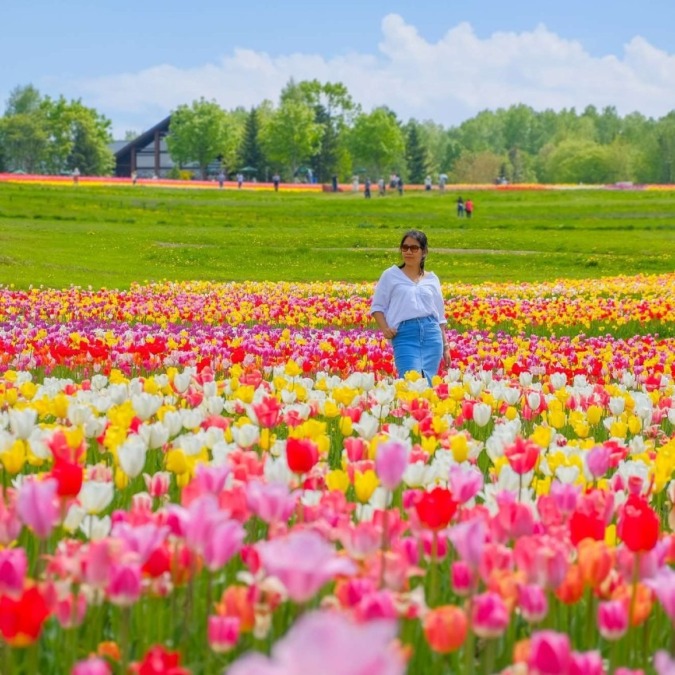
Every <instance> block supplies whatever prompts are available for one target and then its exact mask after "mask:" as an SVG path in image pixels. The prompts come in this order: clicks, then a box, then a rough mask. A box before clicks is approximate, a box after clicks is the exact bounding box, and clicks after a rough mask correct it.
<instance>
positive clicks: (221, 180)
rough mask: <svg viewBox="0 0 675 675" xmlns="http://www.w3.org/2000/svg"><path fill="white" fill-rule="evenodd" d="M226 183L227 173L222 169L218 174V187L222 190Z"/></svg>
mask: <svg viewBox="0 0 675 675" xmlns="http://www.w3.org/2000/svg"><path fill="white" fill-rule="evenodd" d="M224 184H225V174H224V173H223V172H222V171H221V172H220V173H219V174H218V187H219V188H220V189H221V190H222V189H223V185H224Z"/></svg>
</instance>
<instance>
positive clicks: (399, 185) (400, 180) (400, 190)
mask: <svg viewBox="0 0 675 675" xmlns="http://www.w3.org/2000/svg"><path fill="white" fill-rule="evenodd" d="M396 187H397V188H398V193H399V195H402V194H403V178H401V177H400V176H399V177H398V179H397V180H396Z"/></svg>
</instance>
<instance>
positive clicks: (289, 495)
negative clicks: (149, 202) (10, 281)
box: [0, 361, 675, 675]
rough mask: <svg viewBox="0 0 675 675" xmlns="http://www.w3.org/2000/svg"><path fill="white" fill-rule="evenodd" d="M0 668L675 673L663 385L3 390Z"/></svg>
mask: <svg viewBox="0 0 675 675" xmlns="http://www.w3.org/2000/svg"><path fill="white" fill-rule="evenodd" d="M0 391H1V392H2V394H1V401H2V411H1V412H0V462H1V463H2V481H3V490H2V499H0V545H1V546H2V548H1V549H0V634H1V635H2V637H3V640H4V643H3V645H4V646H3V647H2V653H1V654H0V659H2V664H3V665H2V672H8V673H11V672H19V671H20V669H24V672H40V673H45V674H49V673H62V672H70V671H71V670H72V672H73V673H75V674H76V675H83V674H90V673H110V672H127V671H128V670H129V669H130V670H131V671H132V672H139V673H174V674H176V673H190V672H195V673H196V672H206V673H211V672H213V673H215V672H221V671H222V669H223V668H225V667H228V668H229V670H228V672H231V673H234V674H235V675H242V674H247V673H256V674H260V673H262V674H264V673H296V672H323V673H329V674H330V673H336V674H337V673H340V674H341V675H343V674H348V673H362V672H369V673H377V674H380V673H382V674H384V673H402V672H404V671H405V670H406V669H408V670H409V671H410V672H434V671H437V672H444V671H447V670H448V669H452V671H453V672H467V673H470V672H486V673H493V672H497V671H503V672H531V673H575V674H576V673H607V672H619V670H620V667H624V668H632V669H634V670H623V671H622V672H624V673H625V672H641V669H644V670H645V671H651V670H653V669H655V670H656V672H658V673H659V674H660V675H665V673H670V672H672V668H673V667H675V661H674V660H672V657H671V656H669V654H668V647H669V646H670V643H669V641H670V640H671V637H672V635H673V632H672V631H673V623H674V622H675V571H673V569H672V565H673V563H675V536H674V535H673V533H672V531H673V526H675V511H674V510H673V501H675V484H674V483H673V482H672V475H673V471H674V470H675V437H674V432H673V430H674V425H675V401H674V399H673V393H674V392H675V384H674V380H673V377H672V376H671V375H668V374H666V373H660V374H659V375H658V377H655V376H654V374H653V372H652V371H650V370H649V369H647V368H645V369H644V370H642V371H641V372H637V373H636V372H635V368H628V367H627V368H619V366H618V365H616V370H615V371H613V373H612V376H611V377H607V378H606V379H605V380H604V381H597V382H593V381H591V380H590V379H589V378H588V377H586V376H582V375H577V376H576V377H574V378H568V377H567V376H566V375H565V374H564V373H562V372H544V371H540V370H537V369H536V368H531V369H528V368H526V367H523V369H522V370H521V371H520V372H519V373H518V374H516V373H513V372H512V373H510V374H506V373H504V372H503V371H502V370H501V369H497V370H491V369H488V368H482V369H476V370H475V371H473V372H471V371H469V370H465V371H462V370H460V369H453V370H452V371H450V372H449V373H447V374H446V375H445V376H444V377H443V378H437V379H436V381H435V384H434V387H433V388H430V387H428V386H427V384H426V380H425V379H423V378H418V377H416V376H414V375H412V376H410V377H408V378H407V379H406V380H396V381H394V380H391V378H384V379H377V378H375V376H374V374H373V373H352V374H351V375H349V376H347V377H344V378H343V377H338V376H335V375H330V374H328V373H319V374H316V375H314V376H313V377H306V376H304V375H303V373H302V368H301V366H300V365H299V364H298V363H296V362H294V361H290V362H288V363H286V364H285V365H280V366H277V367H275V368H270V369H269V370H268V371H267V372H266V373H264V372H262V371H261V370H259V369H257V368H256V367H255V366H254V365H253V364H249V365H246V364H244V363H241V364H235V365H234V366H232V367H231V369H230V371H229V374H228V376H227V377H221V376H216V375H214V373H213V371H212V370H211V369H210V368H209V367H207V366H205V367H203V368H202V369H201V370H200V371H198V370H197V369H196V368H187V369H182V370H179V369H176V368H172V369H169V370H167V371H166V372H156V373H154V374H147V375H146V376H144V377H134V378H130V377H128V376H125V375H124V374H123V373H122V372H120V371H115V370H113V371H111V372H110V373H109V374H108V375H102V374H97V375H94V376H92V377H91V378H88V379H84V380H77V379H73V378H53V377H48V378H45V379H44V380H43V381H36V380H34V379H33V377H32V376H31V375H30V374H29V373H27V372H21V371H20V372H17V371H7V372H6V373H5V375H4V377H3V378H2V379H1V380H0Z"/></svg>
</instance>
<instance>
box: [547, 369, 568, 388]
mask: <svg viewBox="0 0 675 675" xmlns="http://www.w3.org/2000/svg"><path fill="white" fill-rule="evenodd" d="M549 381H550V383H551V386H552V387H553V389H554V390H555V391H558V389H562V388H563V387H564V386H565V385H566V384H567V375H565V373H552V375H551V377H550V378H549Z"/></svg>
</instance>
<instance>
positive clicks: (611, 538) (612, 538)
mask: <svg viewBox="0 0 675 675" xmlns="http://www.w3.org/2000/svg"><path fill="white" fill-rule="evenodd" d="M605 544H607V546H611V547H612V548H614V547H616V525H615V524H614V523H610V524H609V525H608V526H607V527H606V528H605Z"/></svg>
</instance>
